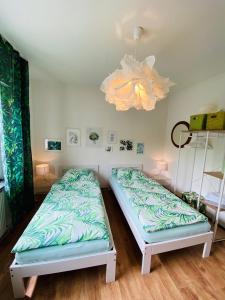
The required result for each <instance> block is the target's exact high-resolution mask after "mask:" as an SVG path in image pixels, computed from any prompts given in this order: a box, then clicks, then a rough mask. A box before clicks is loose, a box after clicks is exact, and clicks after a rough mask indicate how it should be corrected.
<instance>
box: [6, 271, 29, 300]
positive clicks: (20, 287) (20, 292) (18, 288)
mask: <svg viewBox="0 0 225 300" xmlns="http://www.w3.org/2000/svg"><path fill="white" fill-rule="evenodd" d="M10 275H11V282H12V287H13V294H14V297H15V298H24V297H25V292H26V290H25V286H24V281H23V277H21V276H20V275H19V274H17V272H14V271H13V269H10Z"/></svg>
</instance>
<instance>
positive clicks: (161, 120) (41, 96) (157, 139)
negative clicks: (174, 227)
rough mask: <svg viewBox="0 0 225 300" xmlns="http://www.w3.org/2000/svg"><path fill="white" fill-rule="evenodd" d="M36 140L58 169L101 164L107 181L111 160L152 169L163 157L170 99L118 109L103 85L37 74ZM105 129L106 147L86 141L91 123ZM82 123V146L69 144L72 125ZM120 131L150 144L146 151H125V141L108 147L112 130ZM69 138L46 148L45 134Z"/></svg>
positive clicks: (36, 152)
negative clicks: (63, 81) (59, 147)
mask: <svg viewBox="0 0 225 300" xmlns="http://www.w3.org/2000/svg"><path fill="white" fill-rule="evenodd" d="M30 90H31V97H30V98H31V140H32V152H33V160H35V161H42V162H45V161H48V162H49V163H50V165H51V166H54V167H55V171H56V173H58V170H59V167H60V166H73V165H76V164H99V166H100V173H101V176H102V183H103V185H105V184H106V181H105V180H106V178H107V175H108V166H109V165H110V164H117V163H119V164H123V163H124V164H126V163H143V165H144V169H145V170H146V171H147V172H149V171H150V170H151V169H153V168H154V161H153V160H154V159H161V158H162V157H163V150H164V141H165V128H166V117H167V102H166V101H161V102H160V103H158V104H157V107H156V109H155V110H154V111H151V112H145V111H136V110H130V111H127V112H117V111H116V110H115V107H114V106H113V105H110V104H108V103H106V101H105V100H104V94H103V93H102V92H100V91H99V87H90V88H88V87H83V88H81V87H80V88H76V87H74V86H73V85H62V84H60V83H58V82H56V81H54V80H47V79H45V80H40V79H35V80H31V86H30ZM88 127H100V128H102V129H103V134H104V136H103V147H101V148H90V147H86V129H87V128H88ZM67 128H80V129H81V147H71V146H67V145H66V143H65V142H66V141H65V138H66V129H67ZM108 130H115V131H117V132H118V137H119V139H120V138H122V139H131V140H133V141H134V142H143V143H144V144H145V150H144V155H140V154H136V149H135V150H134V151H132V152H130V151H126V152H122V151H119V144H116V145H113V152H112V153H108V152H105V147H104V146H106V145H107V138H106V137H107V131H108ZM45 138H56V139H62V140H63V150H62V151H61V152H59V153H56V152H55V153H52V152H46V151H45V150H44V139H45Z"/></svg>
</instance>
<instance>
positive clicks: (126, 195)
mask: <svg viewBox="0 0 225 300" xmlns="http://www.w3.org/2000/svg"><path fill="white" fill-rule="evenodd" d="M109 182H110V186H111V188H112V190H113V192H114V195H115V196H116V199H117V201H118V203H119V205H120V207H121V210H122V211H123V214H124V216H125V218H126V220H127V222H128V224H129V226H130V228H131V231H132V233H133V235H134V237H135V239H136V241H137V243H138V246H139V248H140V250H141V252H142V268H141V272H142V274H146V273H149V272H150V268H151V256H152V255H153V254H158V253H163V252H167V251H171V250H175V249H181V248H185V247H189V246H193V245H197V244H203V243H204V249H203V255H202V256H203V257H208V256H209V254H210V250H211V245H212V239H213V232H212V231H210V228H211V226H210V224H209V223H208V219H207V218H206V217H205V216H203V215H202V214H200V213H199V212H197V211H196V210H194V209H193V208H191V207H190V206H189V205H188V204H186V203H184V202H183V201H182V200H181V199H179V198H178V197H176V196H175V195H174V194H173V193H171V192H169V191H168V190H167V189H165V188H164V187H162V186H161V185H160V184H159V183H157V182H156V181H154V180H152V179H151V178H148V177H146V176H145V175H144V173H143V172H142V165H133V167H132V168H130V166H128V167H125V166H123V168H121V166H120V167H119V168H118V166H112V167H111V177H110V179H109Z"/></svg>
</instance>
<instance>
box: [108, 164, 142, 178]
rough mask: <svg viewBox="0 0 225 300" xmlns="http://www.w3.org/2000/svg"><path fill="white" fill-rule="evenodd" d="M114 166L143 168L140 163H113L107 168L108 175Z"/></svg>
mask: <svg viewBox="0 0 225 300" xmlns="http://www.w3.org/2000/svg"><path fill="white" fill-rule="evenodd" d="M115 168H133V169H137V170H141V171H142V170H143V165H142V164H113V165H109V170H108V172H109V173H108V174H109V176H111V174H112V169H115Z"/></svg>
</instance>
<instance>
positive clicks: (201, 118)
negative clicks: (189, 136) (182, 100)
mask: <svg viewBox="0 0 225 300" xmlns="http://www.w3.org/2000/svg"><path fill="white" fill-rule="evenodd" d="M206 118H207V115H206V114H199V115H193V116H191V117H190V130H203V129H205V126H206Z"/></svg>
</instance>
